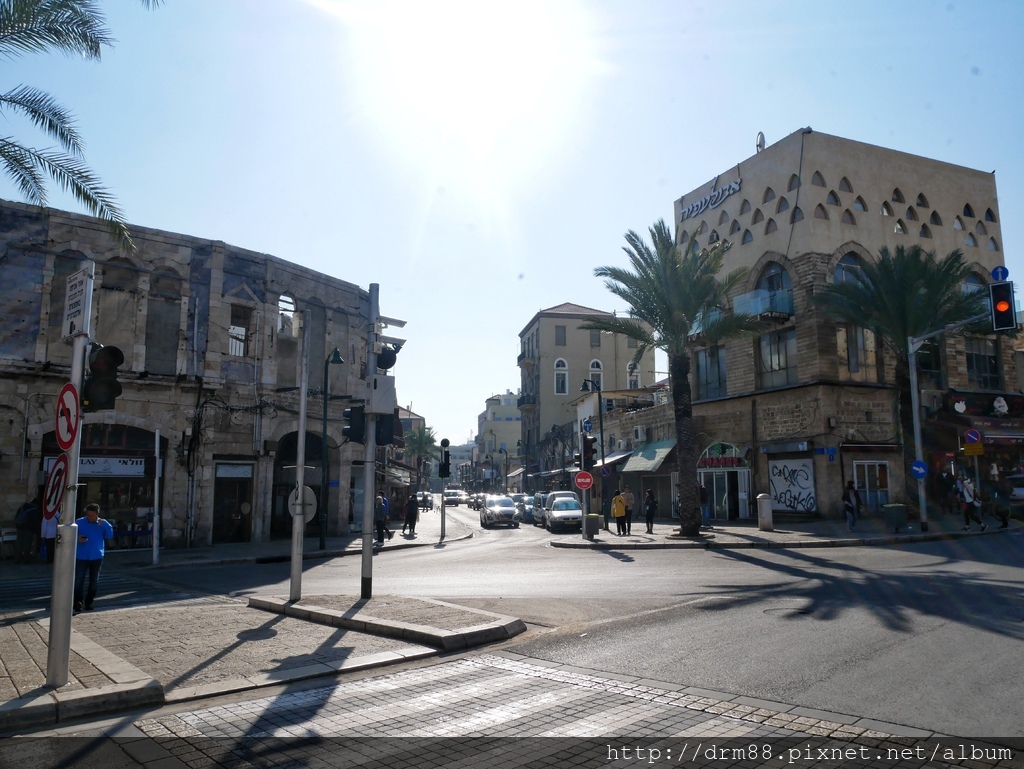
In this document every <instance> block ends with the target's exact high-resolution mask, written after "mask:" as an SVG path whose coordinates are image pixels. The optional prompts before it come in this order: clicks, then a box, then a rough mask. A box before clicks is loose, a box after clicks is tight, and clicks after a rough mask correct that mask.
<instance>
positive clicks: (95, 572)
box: [75, 502, 114, 611]
mask: <svg viewBox="0 0 1024 769" xmlns="http://www.w3.org/2000/svg"><path fill="white" fill-rule="evenodd" d="M75 523H77V524H78V553H77V556H76V561H75V611H81V610H82V590H83V588H84V587H85V578H86V576H87V575H88V577H89V590H88V592H86V594H85V610H86V611H92V602H93V601H94V600H95V598H96V588H97V586H98V585H99V581H100V566H102V565H103V555H104V553H105V552H106V542H107V540H108V539H112V538H113V537H114V527H113V526H111V525H110V522H109V521H107V520H106V519H104V518H100V506H99V505H97V504H96V503H95V502H90V503H89V504H88V505H86V506H85V515H84V516H82V517H81V518H79V519H78V520H77V521H75Z"/></svg>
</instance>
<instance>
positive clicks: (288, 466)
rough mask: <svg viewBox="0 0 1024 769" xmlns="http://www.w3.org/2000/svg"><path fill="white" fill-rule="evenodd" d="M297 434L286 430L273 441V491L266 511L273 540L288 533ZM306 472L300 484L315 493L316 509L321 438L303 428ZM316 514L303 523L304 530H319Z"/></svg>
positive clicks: (318, 497) (297, 443) (290, 521)
mask: <svg viewBox="0 0 1024 769" xmlns="http://www.w3.org/2000/svg"><path fill="white" fill-rule="evenodd" d="M298 436H299V434H298V433H288V434H287V435H285V436H283V437H282V438H281V440H280V441H278V444H277V455H276V456H275V457H274V494H273V502H272V505H273V506H272V508H271V512H270V536H271V538H274V539H280V538H283V537H290V536H291V535H292V514H291V513H290V512H289V510H288V495H289V494H291V493H292V491H294V490H295V478H296V473H295V469H296V467H295V465H296V462H297V461H298V455H299V451H298V449H299V438H298ZM305 464H306V472H305V474H304V478H303V483H304V484H305V485H306V486H309V487H311V488H312V489H313V492H314V493H315V494H316V498H317V499H316V504H317V510H318V511H319V510H320V477H321V472H322V468H323V439H322V437H321V436H320V435H318V434H316V433H311V432H309V431H308V430H307V431H306V463H305ZM319 525H320V516H318V515H316V516H313V520H312V521H310V522H309V523H308V524H306V527H307V533H309V532H319V529H318V528H317V527H318V526H319Z"/></svg>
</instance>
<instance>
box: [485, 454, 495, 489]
mask: <svg viewBox="0 0 1024 769" xmlns="http://www.w3.org/2000/svg"><path fill="white" fill-rule="evenodd" d="M484 459H485V460H486V462H487V473H488V474H487V484H486V486H487V490H488V491H494V489H493V485H494V476H493V475H492V474H491V473H493V472H494V457H492V456H491V455H490V454H484Z"/></svg>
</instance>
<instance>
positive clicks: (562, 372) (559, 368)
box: [555, 358, 569, 395]
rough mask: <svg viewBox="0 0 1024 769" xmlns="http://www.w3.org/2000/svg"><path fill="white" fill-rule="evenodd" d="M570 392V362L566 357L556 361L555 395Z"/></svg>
mask: <svg viewBox="0 0 1024 769" xmlns="http://www.w3.org/2000/svg"><path fill="white" fill-rule="evenodd" d="M568 393H569V364H568V363H566V362H565V359H564V358H559V359H558V360H556V361H555V395H568Z"/></svg>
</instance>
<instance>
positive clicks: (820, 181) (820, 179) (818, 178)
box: [811, 171, 827, 187]
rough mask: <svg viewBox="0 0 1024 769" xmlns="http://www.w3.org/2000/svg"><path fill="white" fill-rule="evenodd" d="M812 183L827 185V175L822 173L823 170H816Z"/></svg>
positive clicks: (820, 185) (819, 185) (816, 185)
mask: <svg viewBox="0 0 1024 769" xmlns="http://www.w3.org/2000/svg"><path fill="white" fill-rule="evenodd" d="M811 184H813V185H814V186H815V187H825V186H827V185H826V184H825V177H824V176H822V175H821V171H815V172H814V175H813V176H812V177H811Z"/></svg>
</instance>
